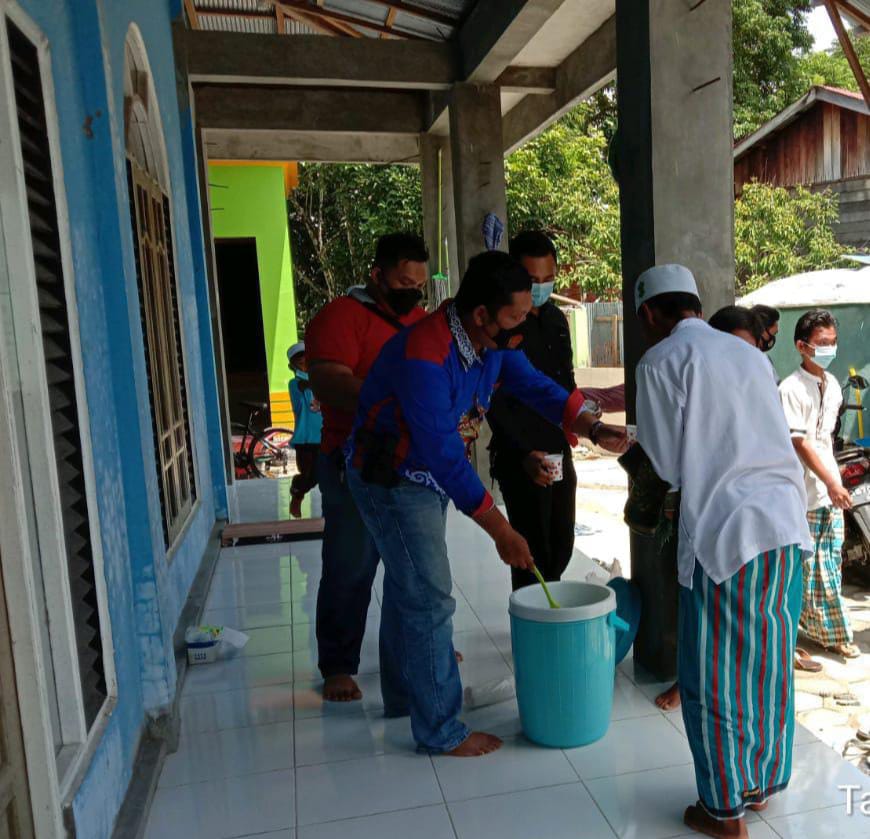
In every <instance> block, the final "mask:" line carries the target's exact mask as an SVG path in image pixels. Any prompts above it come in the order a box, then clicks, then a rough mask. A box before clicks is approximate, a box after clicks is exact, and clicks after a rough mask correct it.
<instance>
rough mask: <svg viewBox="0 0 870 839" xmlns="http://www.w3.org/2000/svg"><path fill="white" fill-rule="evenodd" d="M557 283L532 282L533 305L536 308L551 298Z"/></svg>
mask: <svg viewBox="0 0 870 839" xmlns="http://www.w3.org/2000/svg"><path fill="white" fill-rule="evenodd" d="M555 285H556V283H555V282H549V283H532V305H533V306H534V307H535V308H537V307H538V306H543V305H544V303H546V302H547V301H548V300H549V299H550V295H551V294H552V293H553V288H554V286H555Z"/></svg>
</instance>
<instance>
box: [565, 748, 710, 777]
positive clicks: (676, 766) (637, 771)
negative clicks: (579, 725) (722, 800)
mask: <svg viewBox="0 0 870 839" xmlns="http://www.w3.org/2000/svg"><path fill="white" fill-rule="evenodd" d="M566 757H567V755H566ZM568 762H569V763H570V762H571V761H570V759H569V760H568ZM571 765H572V766H573V764H571ZM694 765H695V764H694V762H693V761H692V760H689V761H687V762H684V763H672V764H669V765H668V766H656V767H655V768H653V769H635V770H633V771H631V772H618V773H617V774H615V775H601V776H599V777H597V778H584V779H582V780H583V781H584V783H586V782H589V783H591V782H593V781H607V780H610V779H611V778H629V777H631V776H632V775H648V774H650V773H651V772H661V771H664V770H665V769H683V768H685V767H687V766H691V767H693V768H694Z"/></svg>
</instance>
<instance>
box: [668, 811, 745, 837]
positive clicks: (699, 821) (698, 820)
mask: <svg viewBox="0 0 870 839" xmlns="http://www.w3.org/2000/svg"><path fill="white" fill-rule="evenodd" d="M683 821H684V822H685V823H686V825H687V826H688V827H691V828H692V830H694V831H695V832H696V833H703V834H704V835H705V836H712V837H713V839H749V831H748V830H747V829H746V822H745V820H744V819H725V820H724V821H719V819H714V818H713V817H712V816H711V815H710V814H709V813H708V812H707V811H706V810H705V809H704V808H703V807H701V806H700V805H699V804H695V805H693V806H691V807H688V808H686V812H685V815H684V816H683Z"/></svg>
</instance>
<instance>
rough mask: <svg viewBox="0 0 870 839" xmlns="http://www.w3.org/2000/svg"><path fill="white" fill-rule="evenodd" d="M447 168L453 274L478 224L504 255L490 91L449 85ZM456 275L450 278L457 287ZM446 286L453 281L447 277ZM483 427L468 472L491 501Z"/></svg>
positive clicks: (472, 247) (498, 133) (499, 161)
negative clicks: (487, 228)
mask: <svg viewBox="0 0 870 839" xmlns="http://www.w3.org/2000/svg"><path fill="white" fill-rule="evenodd" d="M448 110H449V114H450V147H451V151H452V157H453V159H452V167H453V198H454V205H455V213H456V245H457V251H458V253H457V261H458V263H459V274H461V273H463V272H464V271H465V266H466V265H467V264H468V260H469V259H470V258H471V257H472V256H474V255H475V254H478V253H480V252H481V251H483V250H485V249H486V244H485V242H484V238H483V229H482V228H483V220H484V219H485V218H486V216H487V214H489V213H495V214H496V215H497V216H498V217H499V219H501V221H502V223H503V224H504V227H505V230H504V235H503V237H502V241H501V245H500V249H501V250H507V243H508V230H507V200H506V198H505V182H504V151H503V149H504V145H503V143H502V126H501V95H500V92H499V88H498V87H496V86H495V85H474V84H458V85H455V86H454V88H453V90H452V91H451V95H450V104H449V106H448ZM459 274H457V275H454V276H456V278H457V279H456V281H455V282H456V286H458V279H459ZM450 282H451V286H453V287H454V290H455V287H456V286H454V279H453V278H452V277H451V281H450ZM491 438H492V434H491V432H490V429H489V425H488V424H487V423H484V424H483V425H482V426H481V428H480V437H479V438H478V440H477V442H476V443H475V446H474V466H475V469H476V470H477V474H478V475H480V477H481V479H482V480H483V482H484V484H485V485H486V486H487V487H490V488H491V489H492V491H493V495H496V497H497V486H493V482H492V480H491V479H490V476H489V451H488V450H487V447H488V446H489V441H490V439H491Z"/></svg>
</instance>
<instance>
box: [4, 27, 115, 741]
mask: <svg viewBox="0 0 870 839" xmlns="http://www.w3.org/2000/svg"><path fill="white" fill-rule="evenodd" d="M8 31H9V49H10V55H11V59H12V79H13V85H14V87H15V104H16V109H17V115H18V131H19V135H20V138H21V154H22V158H23V161H24V180H25V185H26V189H27V209H28V214H29V220H30V236H31V241H32V245H33V257H34V264H35V269H36V286H37V292H38V298H39V317H40V325H41V327H42V341H43V349H44V360H45V371H46V378H47V380H48V397H49V404H50V406H51V427H52V432H53V436H54V439H53V444H54V454H55V460H56V463H57V475H58V482H59V485H60V486H59V490H60V492H59V494H60V502H61V513H62V516H63V525H64V541H65V544H66V554H67V566H68V571H69V581H70V592H71V595H72V608H73V616H74V621H75V631H76V646H77V648H78V659H79V673H80V675H81V683H82V695H83V699H84V709H85V719H86V722H87V725H88V728H90V726H91V725H92V724H93V722H94V720H95V719H96V717H97V714H98V713H99V711H100V708H101V707H102V705H103V703H104V702H105V700H106V695H107V691H106V677H105V669H104V666H103V644H102V634H101V629H100V613H99V608H98V605H97V590H96V582H95V577H94V558H93V553H92V541H91V528H90V520H89V515H88V506H87V498H86V492H85V478H84V468H83V465H82V453H81V428H80V427H79V412H78V402H77V396H76V387H75V371H74V369H73V360H72V350H71V343H70V340H71V339H70V327H69V319H68V316H67V310H66V293H65V285H64V276H63V264H62V260H61V251H60V233H59V229H58V219H57V206H56V203H55V194H54V181H53V175H52V169H51V152H50V148H49V143H48V131H47V126H46V117H45V102H44V100H43V94H42V80H41V77H40V68H39V54H38V52H37V49H36V47H35V46H34V45H33V44H32V43H31V42H30V41H29V40H28V39H27V37H26V36H25V35H24V34H23V33H22V32H21V31H20V30H19V29H18V28H16V27H15V26H14V25H13V24H12V23H11V22H9V23H8Z"/></svg>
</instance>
